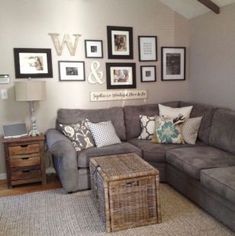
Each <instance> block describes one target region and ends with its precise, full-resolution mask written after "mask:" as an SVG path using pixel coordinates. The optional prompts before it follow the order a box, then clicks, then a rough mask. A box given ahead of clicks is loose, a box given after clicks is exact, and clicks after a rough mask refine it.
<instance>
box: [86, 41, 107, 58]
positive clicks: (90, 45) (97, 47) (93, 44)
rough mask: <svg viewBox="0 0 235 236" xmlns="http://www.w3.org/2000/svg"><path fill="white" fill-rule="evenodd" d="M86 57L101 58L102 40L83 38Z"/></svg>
mask: <svg viewBox="0 0 235 236" xmlns="http://www.w3.org/2000/svg"><path fill="white" fill-rule="evenodd" d="M85 55H86V58H103V41H102V40H85Z"/></svg>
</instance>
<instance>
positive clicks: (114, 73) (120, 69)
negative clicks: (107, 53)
mask: <svg viewBox="0 0 235 236" xmlns="http://www.w3.org/2000/svg"><path fill="white" fill-rule="evenodd" d="M106 77H107V89H122V88H123V89H126V88H136V77H135V63H106Z"/></svg>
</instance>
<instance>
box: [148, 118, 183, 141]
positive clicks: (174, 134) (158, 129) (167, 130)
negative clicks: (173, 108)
mask: <svg viewBox="0 0 235 236" xmlns="http://www.w3.org/2000/svg"><path fill="white" fill-rule="evenodd" d="M152 142H154V143H179V144H180V143H184V140H183V137H182V135H181V130H180V126H179V125H177V124H175V123H174V119H170V118H165V117H163V116H157V117H156V121H155V133H154V136H153V139H152Z"/></svg>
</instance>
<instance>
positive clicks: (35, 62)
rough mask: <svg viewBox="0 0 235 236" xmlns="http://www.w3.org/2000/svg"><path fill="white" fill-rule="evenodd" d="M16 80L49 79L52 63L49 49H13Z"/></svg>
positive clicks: (51, 75)
mask: <svg viewBox="0 0 235 236" xmlns="http://www.w3.org/2000/svg"><path fill="white" fill-rule="evenodd" d="M14 60H15V77H16V78H51V77H53V73H52V62H51V49H49V48H14Z"/></svg>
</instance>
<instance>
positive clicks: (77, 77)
mask: <svg viewBox="0 0 235 236" xmlns="http://www.w3.org/2000/svg"><path fill="white" fill-rule="evenodd" d="M58 66H59V80H60V81H85V63H84V61H58Z"/></svg>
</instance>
